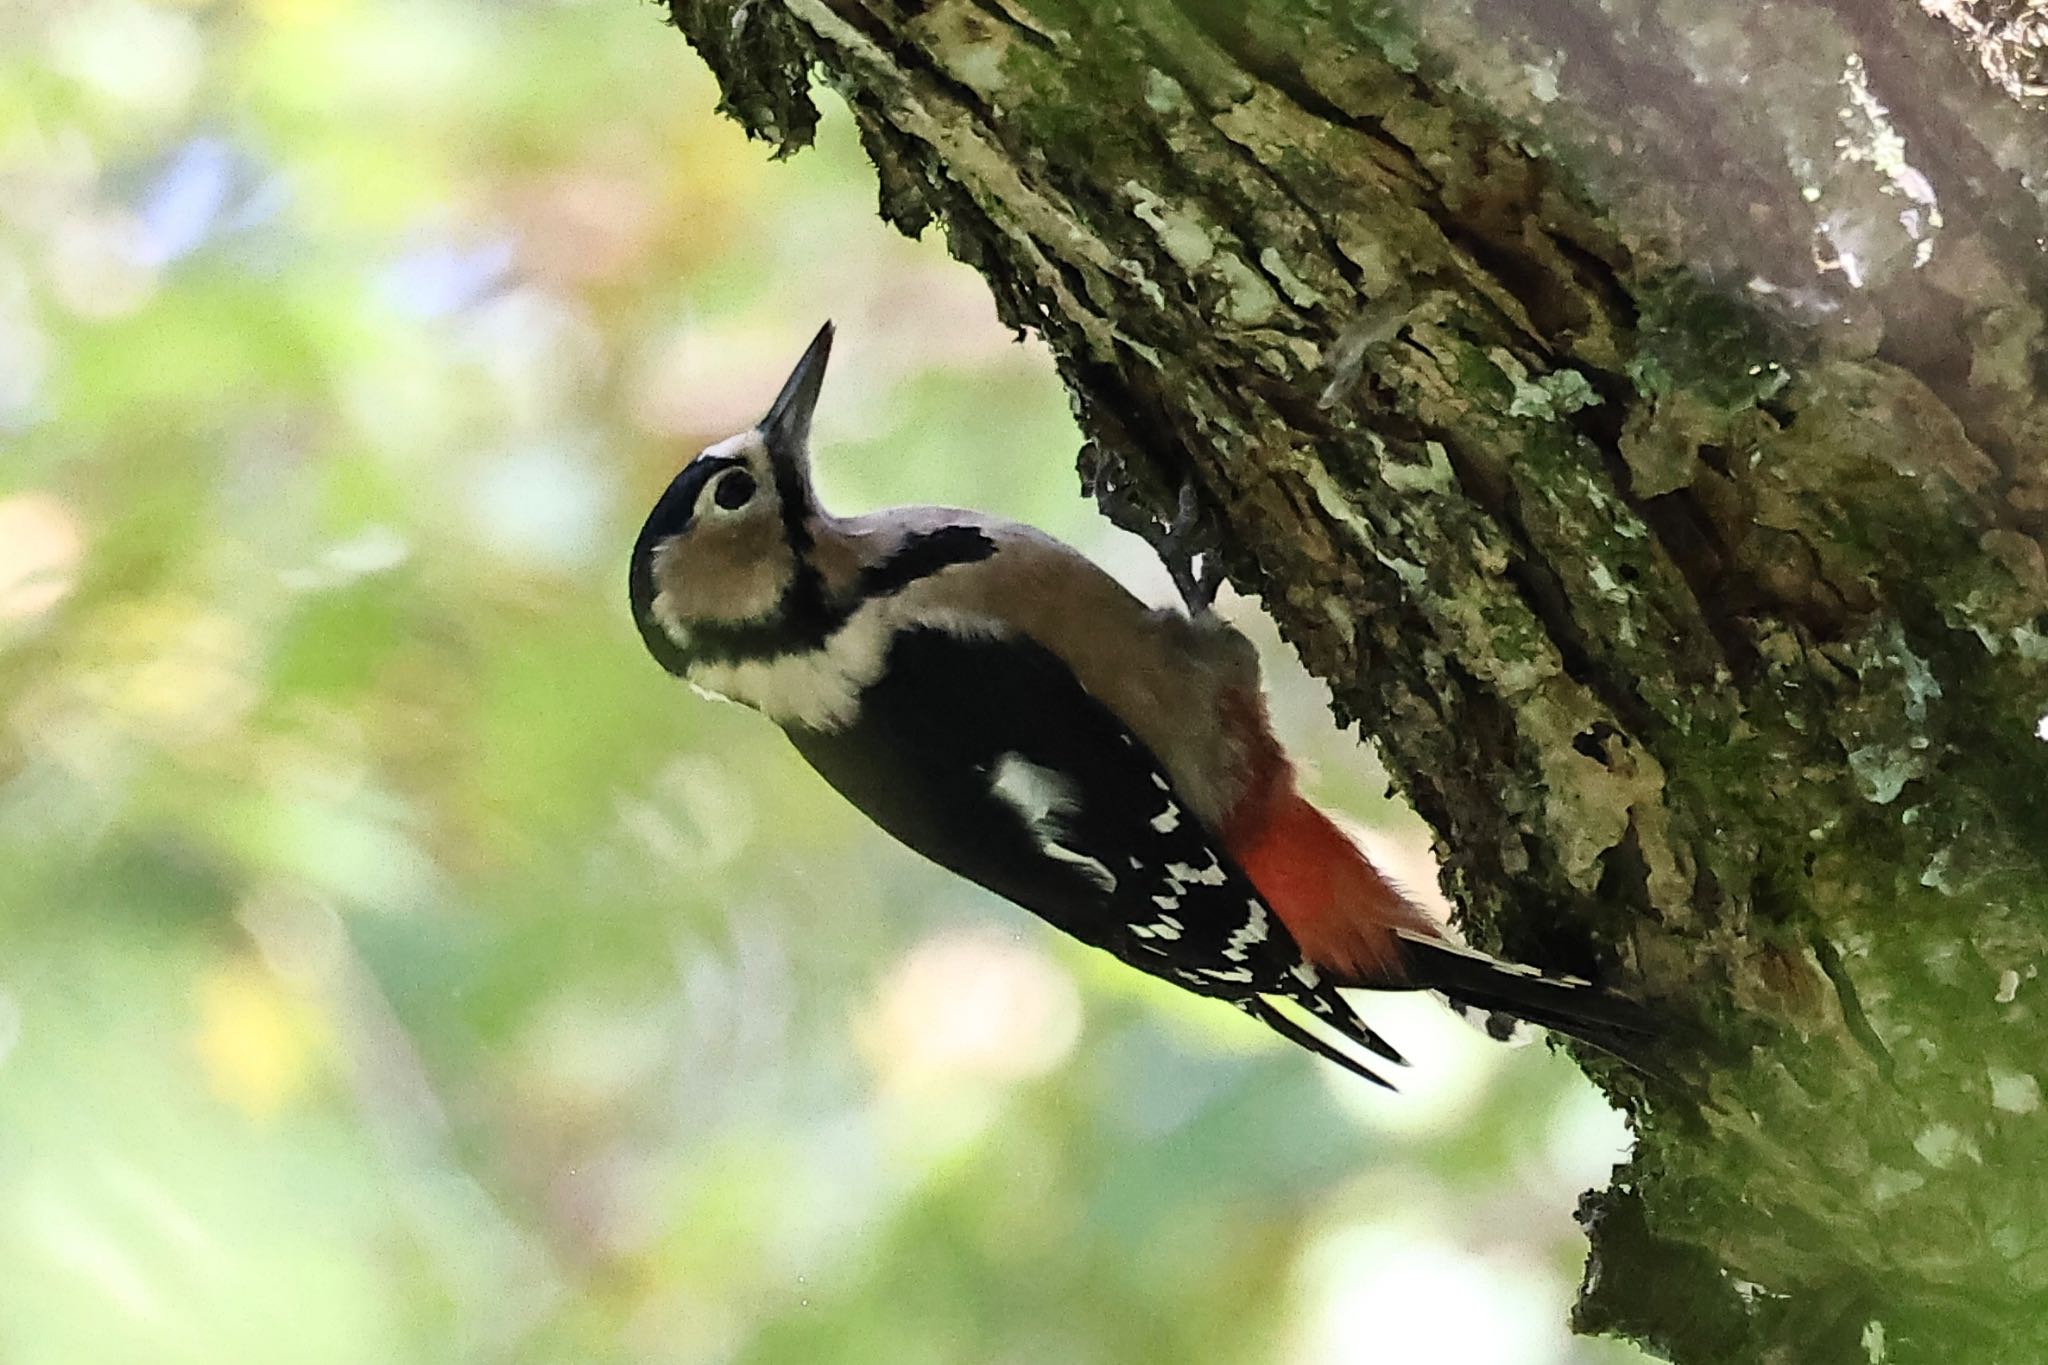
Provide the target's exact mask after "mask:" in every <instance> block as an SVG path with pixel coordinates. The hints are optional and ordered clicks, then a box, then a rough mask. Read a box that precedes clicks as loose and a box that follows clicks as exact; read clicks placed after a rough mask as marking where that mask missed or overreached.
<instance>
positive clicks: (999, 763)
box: [989, 754, 1116, 894]
mask: <svg viewBox="0 0 2048 1365" xmlns="http://www.w3.org/2000/svg"><path fill="white" fill-rule="evenodd" d="M989 790H990V791H991V792H992V793H994V794H995V796H996V798H997V799H998V800H1000V801H1002V802H1003V803H1004V804H1006V805H1008V806H1009V807H1010V808H1011V809H1012V810H1015V811H1016V812H1017V814H1018V815H1020V816H1022V817H1023V819H1024V825H1025V828H1027V829H1029V830H1030V831H1031V835H1032V837H1033V838H1034V839H1036V840H1037V841H1038V849H1039V852H1041V853H1043V854H1044V855H1045V856H1046V857H1048V858H1051V859H1052V860H1053V861H1054V862H1060V863H1065V864H1067V866H1069V867H1072V868H1076V869H1078V870H1079V871H1080V873H1081V875H1082V876H1084V877H1086V878H1087V879H1088V880H1089V881H1091V882H1093V883H1095V885H1096V886H1097V887H1098V888H1100V889H1101V890H1102V891H1103V892H1104V893H1105V894H1109V893H1112V892H1114V891H1115V890H1116V874H1115V873H1113V872H1111V871H1110V870H1109V869H1108V868H1106V867H1104V866H1103V865H1102V863H1101V862H1100V861H1099V860H1097V859H1094V858H1091V857H1089V856H1088V855H1087V854H1085V853H1076V852H1075V851H1074V850H1073V849H1071V848H1068V847H1066V846H1065V845H1064V844H1062V843H1060V841H1059V839H1060V833H1061V831H1060V822H1061V821H1062V820H1064V819H1065V818H1066V817H1067V816H1069V815H1072V814H1073V813H1074V810H1075V808H1076V806H1077V804H1078V803H1077V802H1076V801H1075V799H1074V791H1073V785H1072V784H1071V783H1069V782H1068V781H1067V779H1066V778H1064V777H1062V776H1061V775H1060V774H1058V773H1056V772H1054V771H1053V770H1052V769H1050V768H1042V767H1040V766H1039V765H1038V764H1036V763H1033V762H1031V761H1030V760H1029V759H1026V758H1024V757H1023V756H1022V755H1021V754H1004V755H1003V756H1002V757H1001V758H1000V759H997V760H996V766H995V771H994V772H993V773H992V774H990V777H989Z"/></svg>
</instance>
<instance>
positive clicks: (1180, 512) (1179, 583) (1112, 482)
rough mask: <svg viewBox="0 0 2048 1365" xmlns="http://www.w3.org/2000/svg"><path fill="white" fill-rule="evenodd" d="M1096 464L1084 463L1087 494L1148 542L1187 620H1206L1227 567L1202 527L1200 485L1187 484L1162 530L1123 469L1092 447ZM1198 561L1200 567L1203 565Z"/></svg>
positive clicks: (1126, 527)
mask: <svg viewBox="0 0 2048 1365" xmlns="http://www.w3.org/2000/svg"><path fill="white" fill-rule="evenodd" d="M1088 453H1092V455H1093V457H1094V458H1093V459H1092V460H1088V459H1085V458H1084V461H1083V476H1084V479H1085V485H1084V486H1085V488H1086V491H1088V492H1090V493H1092V494H1093V495H1094V497H1095V505H1096V506H1097V507H1100V508H1101V509H1102V515H1104V516H1106V517H1108V518H1109V519H1110V521H1111V522H1113V523H1115V524H1116V525H1117V526H1120V527H1122V528H1123V529H1124V530H1126V531H1129V532H1131V534H1133V535H1137V536H1142V537H1144V538H1145V540H1147V541H1149V542H1150V543H1151V545H1152V548H1153V549H1154V550H1155V551H1156V552H1157V553H1158V555H1159V558H1160V561H1161V562H1162V563H1164V564H1165V565H1166V572H1167V574H1168V575H1169V576H1170V577H1171V578H1172V579H1173V586H1174V588H1175V589H1176V590H1178V591H1179V593H1180V597H1181V601H1182V602H1184V603H1186V604H1187V609H1188V614H1189V615H1191V616H1201V615H1203V614H1204V613H1206V612H1207V611H1208V610H1209V608H1210V606H1211V605H1212V604H1214V602H1215V600H1216V588H1217V585H1218V584H1220V583H1221V582H1222V581H1223V569H1222V566H1221V565H1219V564H1218V563H1217V562H1216V555H1215V547H1214V544H1213V542H1212V540H1211V539H1210V537H1209V536H1208V534H1207V533H1206V532H1205V530H1204V529H1203V527H1202V524H1201V507H1200V504H1199V503H1198V502H1197V500H1196V496H1195V485H1194V484H1193V483H1192V482H1184V483H1182V484H1181V486H1180V498H1179V500H1178V501H1177V502H1176V504H1175V506H1174V513H1173V519H1172V520H1171V521H1168V522H1167V523H1166V524H1165V525H1164V526H1163V527H1162V526H1161V525H1160V522H1159V519H1158V517H1156V516H1154V515H1153V513H1152V510H1151V508H1149V507H1147V506H1145V505H1144V504H1143V503H1141V502H1139V501H1138V499H1137V497H1136V496H1135V495H1134V494H1133V492H1132V489H1131V486H1130V484H1129V483H1128V482H1127V481H1126V480H1125V478H1124V471H1123V463H1122V461H1121V460H1119V459H1118V458H1117V457H1116V456H1114V455H1112V454H1110V453H1109V452H1107V451H1105V450H1103V449H1101V448H1100V447H1099V446H1098V447H1091V451H1090V452H1088ZM1198 561H1199V562H1198Z"/></svg>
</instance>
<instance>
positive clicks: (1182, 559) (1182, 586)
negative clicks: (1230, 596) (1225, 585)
mask: <svg viewBox="0 0 2048 1365" xmlns="http://www.w3.org/2000/svg"><path fill="white" fill-rule="evenodd" d="M1158 550H1159V558H1160V560H1161V561H1162V562H1163V563H1164V564H1165V565H1166V572H1167V573H1168V574H1169V575H1171V576H1172V578H1173V586H1174V587H1175V588H1177V589H1179V590H1180V600H1181V601H1183V602H1185V603H1186V604H1187V608H1188V614H1189V615H1190V616H1201V615H1203V614H1205V613H1207V612H1208V610H1209V608H1210V607H1211V606H1213V605H1215V602H1216V589H1217V587H1218V585H1220V584H1221V583H1222V582H1223V566H1222V565H1221V564H1219V563H1218V562H1217V560H1216V552H1215V547H1214V545H1213V544H1212V543H1211V542H1210V539H1209V537H1208V534H1207V533H1206V531H1205V530H1204V528H1203V526H1202V509H1201V506H1200V504H1199V503H1198V502H1197V501H1196V498H1195V485H1194V484H1193V483H1192V482H1188V483H1183V484H1182V485H1181V486H1180V500H1179V502H1178V503H1176V504H1175V506H1174V511H1173V520H1172V521H1169V522H1167V523H1166V530H1165V532H1164V533H1162V534H1161V535H1160V537H1159V544H1158Z"/></svg>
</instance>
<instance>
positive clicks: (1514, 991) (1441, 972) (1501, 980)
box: [1394, 929, 1656, 1061]
mask: <svg viewBox="0 0 2048 1365" xmlns="http://www.w3.org/2000/svg"><path fill="white" fill-rule="evenodd" d="M1394 932H1395V936H1396V937H1397V938H1398V939H1399V940H1400V943H1401V948H1402V957H1403V959H1404V960H1405V963H1406V965H1407V967H1408V973H1409V981H1410V983H1411V984H1412V985H1415V986H1419V987H1422V988H1423V989H1425V990H1432V991H1437V992H1440V993H1441V994H1442V995H1444V996H1445V997H1446V998H1447V999H1449V1000H1450V1002H1451V1003H1452V1004H1453V1005H1457V1006H1461V1007H1463V1008H1465V1009H1468V1010H1477V1011H1480V1012H1482V1013H1484V1014H1486V1015H1494V1016H1498V1015H1506V1016H1508V1017H1510V1018H1512V1019H1520V1020H1525V1021H1527V1022H1528V1023H1531V1024H1540V1025H1542V1026H1543V1027H1544V1028H1547V1029H1555V1030H1556V1031H1557V1032H1559V1033H1566V1034H1570V1035H1571V1036H1572V1037H1574V1038H1579V1039H1582V1040H1584V1041H1585V1042H1588V1043H1591V1044H1593V1045H1594V1046H1595V1047H1598V1048H1601V1049H1604V1050H1605V1051H1608V1052H1611V1053H1613V1054H1614V1055H1615V1056H1617V1057H1620V1058H1621V1059H1622V1060H1623V1061H1629V1060H1631V1058H1632V1056H1634V1055H1638V1054H1639V1053H1640V1050H1641V1048H1642V1045H1643V1044H1644V1043H1646V1042H1648V1041H1649V1040H1650V1039H1651V1038H1652V1037H1654V1036H1655V1033H1656V1030H1655V1028H1654V1027H1653V1026H1652V1024H1651V1022H1650V1017H1649V1014H1648V1012H1647V1011H1645V1010H1644V1009H1643V1007H1642V1006H1640V1005H1638V1004H1636V1003H1635V1002H1634V1001H1632V1000H1625V999H1623V998H1622V997H1620V996H1618V995H1615V994H1614V993H1613V992H1611V991H1606V990H1602V989H1601V988H1600V987H1598V986H1595V985H1594V984H1593V983H1592V982H1590V981H1587V980H1585V979H1584V978H1582V977H1576V976H1546V975H1544V974H1543V973H1541V972H1539V971H1537V970H1536V969H1535V968H1533V967H1525V966H1522V965H1520V964H1518V963H1513V962H1503V961H1501V960H1500V959H1499V958H1495V957H1489V956H1488V955H1487V954H1485V953H1482V952H1480V951H1478V950H1477V949H1474V948H1468V947H1465V946H1464V945H1462V944H1457V943H1452V942H1451V941H1449V940H1448V939H1442V938H1436V937H1433V936H1430V935H1425V934H1418V933H1415V932H1414V931H1412V930H1408V929H1397V930H1395V931H1394ZM1487 1031H1488V1032H1489V1033H1494V1034H1495V1036H1501V1035H1500V1034H1499V1033H1497V1032H1496V1031H1495V1030H1494V1029H1493V1028H1492V1027H1491V1026H1489V1027H1488V1028H1487Z"/></svg>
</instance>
